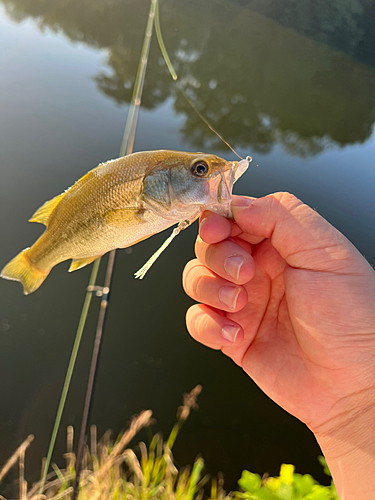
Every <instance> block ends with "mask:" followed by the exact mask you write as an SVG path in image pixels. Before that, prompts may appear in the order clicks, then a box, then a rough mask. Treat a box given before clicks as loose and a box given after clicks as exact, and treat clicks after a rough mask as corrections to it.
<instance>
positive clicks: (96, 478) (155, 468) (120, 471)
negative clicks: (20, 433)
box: [0, 386, 338, 500]
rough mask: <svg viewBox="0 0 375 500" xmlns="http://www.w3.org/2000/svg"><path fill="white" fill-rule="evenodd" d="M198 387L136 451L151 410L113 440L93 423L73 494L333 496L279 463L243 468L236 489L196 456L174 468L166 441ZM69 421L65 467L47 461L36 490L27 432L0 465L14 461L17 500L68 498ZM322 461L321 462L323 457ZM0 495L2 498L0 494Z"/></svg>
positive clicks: (279, 499) (235, 499)
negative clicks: (268, 469) (259, 469)
mask: <svg viewBox="0 0 375 500" xmlns="http://www.w3.org/2000/svg"><path fill="white" fill-rule="evenodd" d="M200 391H201V387H200V386H197V387H195V388H194V389H193V390H192V391H191V392H190V393H189V394H186V395H185V396H184V401H183V405H182V406H180V407H179V409H178V412H177V421H176V423H175V425H174V427H173V429H172V431H171V433H170V435H169V436H168V439H167V440H164V439H163V437H162V435H161V434H159V433H157V434H155V435H154V436H153V438H152V439H151V442H150V443H149V445H148V446H146V444H145V443H142V442H141V443H139V444H138V446H137V454H136V453H135V452H134V450H133V449H132V448H129V443H130V442H131V440H132V439H133V438H134V437H135V436H136V434H137V433H138V432H139V431H140V430H141V429H142V428H145V427H148V426H150V425H151V424H152V422H153V419H152V412H151V411H150V410H146V411H143V412H142V413H141V414H140V415H138V416H137V417H135V418H133V420H132V422H131V423H130V426H129V428H128V430H127V431H126V432H125V433H124V434H122V435H120V436H119V437H118V438H117V440H116V441H115V442H113V441H112V440H111V433H110V432H106V433H105V434H104V435H103V436H102V437H101V439H100V440H98V439H97V430H96V427H95V426H92V427H91V431H90V446H89V447H88V446H86V448H85V452H84V458H83V467H82V472H81V478H80V491H79V500H201V499H203V498H204V499H209V500H244V499H245V500H338V496H337V493H336V490H335V487H334V485H333V483H331V485H330V486H321V485H319V484H318V483H317V482H316V481H315V480H314V479H313V478H312V477H311V476H310V475H309V474H305V475H301V474H296V473H295V472H294V466H292V465H288V464H283V465H282V466H281V469H280V475H279V476H277V477H268V476H266V475H265V476H263V477H260V476H259V475H258V474H253V473H251V472H249V471H243V473H242V476H241V478H240V480H239V483H238V484H239V486H240V488H239V490H238V491H235V492H230V493H226V492H225V490H224V485H223V480H222V476H219V477H218V478H209V477H208V476H207V475H205V474H204V461H203V459H202V458H201V457H198V458H197V459H196V460H195V462H194V464H193V465H192V466H191V467H186V468H183V469H181V470H178V469H177V468H176V466H175V464H174V460H173V455H172V451H171V450H172V447H173V445H174V443H175V440H176V437H177V435H178V433H179V431H180V429H181V426H182V425H183V423H184V422H185V420H186V419H187V418H188V416H189V414H190V411H191V409H193V408H196V407H197V403H196V399H197V396H198V395H199V393H200ZM73 436H74V431H73V428H72V427H68V431H67V453H66V454H65V455H64V457H65V459H66V467H65V468H64V469H60V468H58V467H57V465H56V464H53V465H52V468H53V471H52V472H51V473H49V474H48V475H47V478H46V481H45V483H44V485H43V492H42V494H40V491H39V490H40V484H41V481H38V482H37V483H35V484H34V485H32V486H31V487H28V484H27V482H26V480H25V475H24V460H25V453H26V450H27V448H28V447H29V445H30V444H31V442H32V441H33V436H29V437H28V438H27V439H26V440H25V441H24V442H23V443H22V444H21V446H19V448H18V449H17V450H16V452H15V453H14V454H13V455H12V457H11V458H10V459H9V460H8V461H7V463H6V464H5V465H4V467H3V468H2V469H1V470H0V483H1V481H2V479H3V478H4V477H5V475H6V474H7V473H8V472H9V470H10V469H11V468H12V467H14V466H15V465H16V464H17V463H18V468H19V478H18V498H19V500H42V499H43V500H44V499H51V500H68V499H70V497H71V494H72V491H73V486H72V485H73V482H74V477H75V460H76V457H75V454H74V452H73ZM321 461H322V464H323V465H325V466H326V464H325V462H324V459H323V458H322V459H321ZM0 499H1V500H7V499H5V498H4V497H2V496H1V495H0Z"/></svg>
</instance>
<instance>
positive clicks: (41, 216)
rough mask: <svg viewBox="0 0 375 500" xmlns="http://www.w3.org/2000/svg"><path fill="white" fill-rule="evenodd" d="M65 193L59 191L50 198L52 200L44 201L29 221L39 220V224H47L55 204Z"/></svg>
mask: <svg viewBox="0 0 375 500" xmlns="http://www.w3.org/2000/svg"><path fill="white" fill-rule="evenodd" d="M65 194H66V192H65V193H61V194H59V195H58V196H55V197H54V198H52V200H49V201H46V202H45V203H44V205H42V206H41V207H40V208H38V210H37V211H36V212H35V214H34V215H33V216H32V217H31V219H29V222H39V223H40V224H44V225H45V226H47V225H48V219H49V218H50V216H51V214H52V212H53V211H54V210H55V208H56V207H57V205H58V204H59V203H60V201H61V200H62V199H63V197H64V196H65Z"/></svg>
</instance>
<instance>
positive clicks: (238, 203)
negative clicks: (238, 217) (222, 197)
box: [232, 196, 254, 207]
mask: <svg viewBox="0 0 375 500" xmlns="http://www.w3.org/2000/svg"><path fill="white" fill-rule="evenodd" d="M253 201H254V198H246V197H245V196H233V197H232V207H249V206H250V205H251V204H252V202H253Z"/></svg>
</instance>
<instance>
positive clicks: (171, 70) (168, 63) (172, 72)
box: [154, 0, 243, 160]
mask: <svg viewBox="0 0 375 500" xmlns="http://www.w3.org/2000/svg"><path fill="white" fill-rule="evenodd" d="M154 24H155V33H156V38H157V40H158V44H159V48H160V52H161V53H162V56H163V59H164V62H165V64H166V66H167V68H168V71H169V73H170V75H171V77H172V79H173V80H174V82H176V81H177V80H179V78H178V76H177V73H176V71H175V69H174V67H173V64H172V62H171V60H170V57H169V55H168V52H167V49H166V47H165V44H164V40H163V36H162V34H161V28H160V18H159V2H158V0H156V11H155V19H154ZM175 87H176V88H177V90H178V91H179V92H180V93H181V94H182V96H183V97H184V98H185V100H186V101H187V103H188V104H189V105H190V106H191V107H192V109H193V110H194V111H195V113H196V114H197V115H198V116H199V118H200V119H201V120H202V121H203V122H204V123H205V124H206V125H207V127H208V128H209V129H210V130H211V132H213V133H214V134H215V135H217V137H218V138H219V139H220V140H221V141H222V142H223V143H224V144H225V145H226V146H227V147H228V148H229V149H230V150H231V151H232V152H233V153H234V154H235V155H236V156H237V158H240V160H243V158H242V156H240V155H239V154H238V153H236V151H235V150H234V149H233V148H232V146H231V145H230V144H229V142H227V141H226V140H225V139H224V138H223V137H222V135H220V134H219V132H218V131H217V130H215V129H214V127H213V126H212V125H211V124H210V123H209V121H208V120H207V118H205V117H204V116H203V115H202V113H201V112H200V111H199V110H198V108H197V107H196V105H195V104H194V103H193V101H192V100H191V99H190V98H189V97H188V95H187V94H186V92H185V91H184V89H183V88H182V85H179V84H178V83H175Z"/></svg>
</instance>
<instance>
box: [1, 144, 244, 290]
mask: <svg viewBox="0 0 375 500" xmlns="http://www.w3.org/2000/svg"><path fill="white" fill-rule="evenodd" d="M247 166H248V159H246V160H242V161H240V162H237V161H229V162H228V161H226V160H223V159H222V158H219V157H218V156H215V155H211V154H204V153H185V152H180V151H165V150H160V151H143V152H139V153H133V154H131V155H128V156H124V157H122V158H118V159H116V160H110V161H107V162H105V163H101V164H100V165H99V166H98V167H96V168H94V169H93V170H91V171H90V172H88V173H87V174H86V175H85V176H83V177H82V178H81V179H79V180H78V181H77V182H76V183H75V184H74V185H73V186H72V187H70V188H69V189H67V190H66V191H65V192H64V193H62V194H60V195H58V196H56V197H55V198H53V199H52V200H50V201H47V202H46V203H45V204H44V205H43V206H42V207H41V208H39V210H37V211H36V212H35V214H34V215H33V216H32V217H31V219H30V222H39V223H41V224H45V225H46V230H45V231H44V233H43V234H42V235H41V236H40V238H39V239H38V240H37V241H36V242H35V243H34V244H33V245H32V246H31V248H26V249H25V250H23V251H22V252H21V253H19V254H18V255H17V256H16V257H15V258H14V259H13V260H11V261H10V262H9V263H8V264H7V265H6V266H5V267H4V269H3V270H2V272H1V277H2V278H6V279H10V280H16V281H20V282H21V283H22V285H23V289H24V293H25V294H26V295H27V294H29V293H32V292H34V291H35V290H36V289H37V288H39V287H40V285H41V284H42V283H43V281H44V280H45V279H46V277H47V276H48V274H49V272H50V271H51V269H52V268H53V267H54V266H55V265H56V264H59V263H60V262H63V261H65V260H68V259H72V262H71V265H70V268H69V271H75V270H77V269H80V268H82V267H84V266H86V265H87V264H90V263H91V262H93V261H94V260H95V259H97V258H98V257H100V256H102V255H103V254H105V253H107V252H108V251H110V250H113V249H114V248H126V247H129V246H131V245H134V244H135V243H138V242H139V241H142V240H144V239H146V238H148V237H149V236H152V235H153V234H156V233H158V232H160V231H163V230H164V229H166V228H168V227H170V226H172V225H174V224H176V223H178V222H181V221H185V220H186V221H188V222H189V223H190V222H193V221H194V220H195V219H196V218H197V217H198V216H199V214H200V213H201V212H202V211H203V210H211V211H213V212H217V213H219V214H220V215H224V216H226V217H229V216H230V215H231V212H230V200H231V195H232V188H233V183H234V182H235V180H237V179H238V177H240V176H241V175H242V174H243V172H244V171H245V170H246V168H247Z"/></svg>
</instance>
